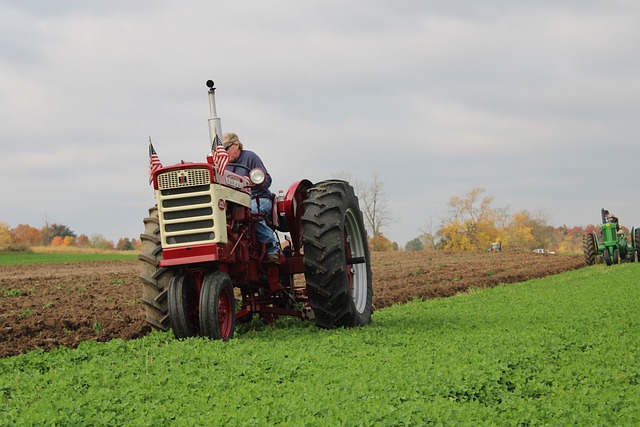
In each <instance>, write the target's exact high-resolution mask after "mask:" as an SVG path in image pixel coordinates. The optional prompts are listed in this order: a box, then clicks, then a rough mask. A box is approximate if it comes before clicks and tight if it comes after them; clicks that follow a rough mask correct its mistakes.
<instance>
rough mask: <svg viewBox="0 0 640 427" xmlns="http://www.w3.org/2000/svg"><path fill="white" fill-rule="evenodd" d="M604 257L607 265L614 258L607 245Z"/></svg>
mask: <svg viewBox="0 0 640 427" xmlns="http://www.w3.org/2000/svg"><path fill="white" fill-rule="evenodd" d="M602 258H604V263H605V264H607V265H611V264H612V263H613V260H612V259H611V252H609V248H607V247H605V248H604V251H603V252H602Z"/></svg>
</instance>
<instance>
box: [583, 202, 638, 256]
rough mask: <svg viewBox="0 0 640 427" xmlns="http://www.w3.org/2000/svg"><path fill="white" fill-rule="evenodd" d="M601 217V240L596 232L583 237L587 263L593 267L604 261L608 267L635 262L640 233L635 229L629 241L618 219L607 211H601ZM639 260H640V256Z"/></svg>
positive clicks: (632, 229)
mask: <svg viewBox="0 0 640 427" xmlns="http://www.w3.org/2000/svg"><path fill="white" fill-rule="evenodd" d="M601 217H602V226H601V229H600V239H598V236H597V235H596V233H595V232H591V233H587V234H585V235H584V236H583V237H582V247H583V251H584V258H585V263H586V264H587V265H593V264H595V263H596V262H597V261H599V260H600V259H602V260H604V263H605V264H606V265H612V264H620V263H621V262H635V261H636V252H639V251H640V233H637V232H636V229H635V227H633V228H631V232H630V236H629V237H630V239H627V234H626V233H625V231H624V230H623V229H622V227H621V226H620V224H618V219H617V218H616V217H614V216H613V215H610V214H609V212H608V211H607V210H605V209H602V210H601ZM638 259H639V260H640V256H639V257H638Z"/></svg>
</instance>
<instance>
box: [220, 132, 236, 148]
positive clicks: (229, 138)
mask: <svg viewBox="0 0 640 427" xmlns="http://www.w3.org/2000/svg"><path fill="white" fill-rule="evenodd" d="M239 143H240V139H239V138H238V135H236V134H235V133H233V132H228V133H223V134H222V145H223V146H224V148H225V149H227V148H229V147H230V146H231V145H233V144H239Z"/></svg>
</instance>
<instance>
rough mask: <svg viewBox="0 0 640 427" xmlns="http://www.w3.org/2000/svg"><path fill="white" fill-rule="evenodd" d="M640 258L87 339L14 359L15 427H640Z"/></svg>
mask: <svg viewBox="0 0 640 427" xmlns="http://www.w3.org/2000/svg"><path fill="white" fill-rule="evenodd" d="M638 273H640V264H625V265H621V266H614V267H608V268H607V267H604V266H602V265H596V266H593V267H588V268H584V269H580V270H576V271H571V272H567V273H563V274H560V275H556V276H551V277H547V278H545V279H539V280H533V281H529V282H524V283H520V284H514V285H505V286H501V287H497V288H492V289H485V290H482V289H476V290H474V292H473V293H471V294H461V295H459V296H457V297H453V298H447V299H438V300H429V301H424V302H420V301H415V302H412V303H409V304H406V305H403V306H394V307H390V308H388V309H385V310H381V311H378V312H376V313H375V314H374V318H373V323H372V324H371V325H369V326H367V327H364V328H355V329H339V330H330V331H327V330H321V329H318V328H316V327H315V326H313V325H310V324H309V323H305V322H302V321H296V320H291V319H289V320H282V321H279V322H277V323H276V324H275V325H271V326H261V325H260V324H259V323H252V324H250V325H245V326H244V331H243V332H242V333H238V334H237V336H236V338H234V339H233V340H231V341H229V342H226V343H225V342H220V341H209V340H205V339H199V338H193V339H187V340H176V339H174V338H173V337H172V335H171V334H170V333H158V332H154V333H151V334H150V335H148V336H146V337H145V338H143V339H139V340H132V341H122V340H113V341H111V342H108V343H96V342H86V343H83V344H81V345H80V347H79V348H78V349H76V350H69V349H65V348H61V349H58V350H54V351H52V352H50V353H43V352H41V351H33V352H30V353H28V354H26V355H21V356H15V357H10V358H6V359H2V360H0V414H2V416H1V417H0V419H2V420H4V421H0V424H2V423H3V422H4V423H6V425H25V424H26V425H45V424H60V425H86V424H94V425H123V424H126V425H228V424H230V425H278V424H280V425H295V426H298V425H349V426H350V425H521V426H525V425H566V426H573V425H638V424H639V423H640V364H638V363H637V361H638V360H639V358H640V348H639V346H638V345H637V343H638V342H639V341H640V319H638V316H637V307H638V305H639V304H640V286H638V284H637V276H638Z"/></svg>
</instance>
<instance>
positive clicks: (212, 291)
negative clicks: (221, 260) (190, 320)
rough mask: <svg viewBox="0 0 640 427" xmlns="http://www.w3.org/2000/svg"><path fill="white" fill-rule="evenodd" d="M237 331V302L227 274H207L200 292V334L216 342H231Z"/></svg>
mask: <svg viewBox="0 0 640 427" xmlns="http://www.w3.org/2000/svg"><path fill="white" fill-rule="evenodd" d="M235 329H236V301H235V298H234V296H233V285H232V284H231V278H230V277H229V275H228V274H227V273H224V272H222V271H214V272H213V273H210V274H207V275H206V276H205V278H204V281H203V282H202V291H201V292H200V332H201V334H202V336H205V337H208V338H211V339H214V340H224V341H227V340H230V339H231V338H233V333H234V331H235Z"/></svg>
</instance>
